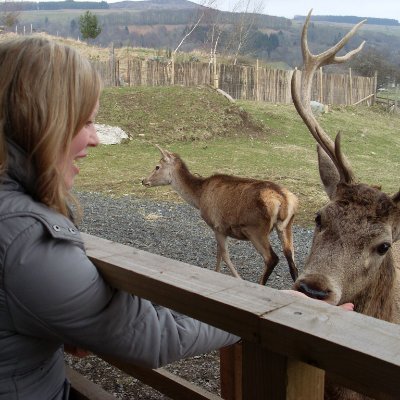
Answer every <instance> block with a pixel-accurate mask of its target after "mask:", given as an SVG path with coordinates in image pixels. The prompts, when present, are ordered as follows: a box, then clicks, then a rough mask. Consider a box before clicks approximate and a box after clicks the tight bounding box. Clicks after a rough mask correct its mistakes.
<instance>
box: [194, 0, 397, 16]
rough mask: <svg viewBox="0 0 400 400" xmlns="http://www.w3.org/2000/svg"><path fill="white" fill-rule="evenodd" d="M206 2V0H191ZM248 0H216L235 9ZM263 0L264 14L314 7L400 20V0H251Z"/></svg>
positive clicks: (322, 11) (316, 12) (315, 10)
mask: <svg viewBox="0 0 400 400" xmlns="http://www.w3.org/2000/svg"><path fill="white" fill-rule="evenodd" d="M191 1H193V2H194V3H199V4H204V3H205V0H191ZM239 1H241V2H242V3H247V0H215V4H217V7H216V8H218V9H221V10H226V11H233V8H234V6H235V5H236V4H238V3H239ZM251 1H253V4H254V1H256V2H257V3H259V2H260V1H262V4H263V14H268V15H275V16H278V17H286V18H293V17H294V15H306V14H307V13H308V11H309V10H310V9H311V8H312V9H313V15H355V16H359V17H374V18H392V19H396V20H400V1H399V0H251Z"/></svg>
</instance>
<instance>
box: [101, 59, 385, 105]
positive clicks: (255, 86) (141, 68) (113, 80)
mask: <svg viewBox="0 0 400 400" xmlns="http://www.w3.org/2000/svg"><path fill="white" fill-rule="evenodd" d="M96 66H97V68H98V70H99V72H100V74H101V75H102V77H103V80H104V82H105V85H106V86H118V85H127V86H140V85H144V86H166V85H183V86H199V85H200V86H203V85H212V86H214V87H215V88H220V89H222V90H223V91H225V92H226V93H228V94H229V95H230V96H231V97H233V98H234V99H242V100H255V101H266V102H272V103H285V104H289V103H291V102H292V97H291V91H290V80H291V77H292V74H293V71H288V70H278V69H271V68H265V67H259V66H258V63H257V65H256V66H237V65H226V64H217V65H216V66H214V64H208V63H201V62H183V63H174V62H171V63H166V62H160V61H154V60H146V61H143V60H139V59H130V60H125V61H123V62H122V61H119V60H114V59H110V61H109V62H108V63H100V62H96ZM376 85H377V77H376V76H375V77H370V78H369V77H362V76H353V75H352V74H351V70H349V73H348V74H327V73H323V72H322V69H321V70H320V72H319V74H316V75H315V77H314V85H313V96H312V100H316V101H319V102H321V103H323V104H345V105H350V104H355V103H359V102H361V101H362V100H363V99H367V100H369V101H370V102H372V101H373V100H374V99H373V97H372V95H373V94H375V93H376Z"/></svg>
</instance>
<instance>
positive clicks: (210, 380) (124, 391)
mask: <svg viewBox="0 0 400 400" xmlns="http://www.w3.org/2000/svg"><path fill="white" fill-rule="evenodd" d="M78 198H79V199H80V202H81V204H82V206H83V208H84V218H83V221H82V223H81V224H80V229H81V231H82V232H86V233H90V234H92V235H96V236H99V237H103V238H105V239H110V240H113V241H116V242H119V243H123V244H126V245H129V246H132V247H136V248H138V249H141V250H145V251H149V252H152V253H156V254H160V255H163V256H165V257H169V258H172V259H176V260H179V261H183V262H186V263H189V264H192V265H197V266H200V267H204V268H209V269H212V270H214V267H215V260H216V242H215V239H214V236H213V233H212V231H211V229H210V228H208V226H207V225H206V223H205V222H204V221H203V220H202V219H201V217H200V216H199V213H198V210H196V209H194V208H193V207H191V206H189V205H188V204H171V203H159V202H154V201H150V200H143V199H135V198H132V197H124V198H121V199H112V198H109V197H105V196H101V195H98V194H79V195H78ZM293 234H294V246H295V260H296V263H297V265H298V267H299V270H301V267H302V265H303V264H304V259H305V257H306V255H307V254H308V251H309V246H310V243H311V238H312V230H307V229H303V228H299V227H295V229H294V232H293ZM271 244H272V246H273V248H274V250H275V252H276V253H277V255H278V257H279V259H280V262H279V264H278V265H277V266H276V268H275V271H274V272H273V274H272V275H271V277H270V278H269V280H268V282H267V285H268V286H270V287H274V288H277V289H288V288H290V286H291V283H292V281H291V278H290V274H289V270H288V266H287V263H286V259H285V257H284V256H283V253H282V251H281V246H280V243H279V241H278V239H277V236H276V234H275V233H273V234H272V236H271ZM229 251H230V255H231V259H232V262H233V263H234V264H235V266H236V268H237V270H238V272H239V274H240V275H241V276H242V277H243V278H244V279H246V280H249V281H252V282H257V281H258V279H259V277H260V276H261V274H262V271H263V261H262V258H261V256H260V255H259V254H258V253H257V252H256V250H255V249H254V248H253V247H252V245H251V244H250V243H248V242H244V241H238V240H233V239H230V241H229ZM222 272H223V273H226V274H230V272H229V270H228V269H227V268H225V267H223V270H222ZM67 362H68V363H69V364H70V365H73V366H74V368H75V369H76V370H78V371H79V372H81V373H82V374H84V375H85V376H87V377H88V378H89V379H91V380H92V381H94V382H96V383H99V384H101V385H102V386H103V387H104V388H105V389H106V390H107V391H109V392H110V393H113V394H114V396H115V397H116V398H118V399H148V400H161V399H168V397H166V396H163V395H161V394H160V393H159V392H157V391H155V390H153V389H151V388H149V387H147V386H146V385H143V384H142V383H141V382H139V381H137V380H136V379H134V378H132V377H129V376H127V375H124V374H121V373H119V372H117V371H115V370H114V369H113V368H111V367H110V366H109V365H108V364H106V363H104V362H102V361H101V360H98V359H97V358H96V357H95V356H91V357H87V358H85V359H74V358H73V357H67ZM167 369H168V370H170V371H171V372H173V373H176V374H177V375H180V376H182V377H183V378H185V379H188V380H190V381H192V382H194V383H196V384H198V385H199V386H202V387H204V388H205V389H207V390H210V391H213V392H214V393H218V390H219V389H218V388H219V367H218V354H217V353H216V352H214V353H210V354H207V355H204V356H199V357H194V358H192V359H189V360H184V361H180V362H177V363H174V364H171V365H170V366H168V367H167Z"/></svg>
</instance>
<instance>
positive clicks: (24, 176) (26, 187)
mask: <svg viewBox="0 0 400 400" xmlns="http://www.w3.org/2000/svg"><path fill="white" fill-rule="evenodd" d="M7 152H8V161H7V170H6V174H5V177H4V179H3V180H2V183H3V184H4V183H5V184H12V181H14V182H15V183H17V184H18V185H19V186H20V187H21V188H20V189H19V190H21V189H22V190H21V191H24V192H27V193H29V194H31V195H33V194H34V193H35V190H34V188H35V182H36V179H35V175H36V174H35V172H34V168H33V165H32V163H31V162H30V161H29V160H28V156H27V154H26V152H25V150H23V149H22V148H21V147H20V146H19V145H18V144H16V143H15V142H14V141H12V140H10V139H7Z"/></svg>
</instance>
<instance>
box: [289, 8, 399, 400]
mask: <svg viewBox="0 0 400 400" xmlns="http://www.w3.org/2000/svg"><path fill="white" fill-rule="evenodd" d="M310 15H311V11H310V13H309V15H308V17H307V20H306V22H305V25H304V28H303V33H302V40H301V43H302V51H303V59H304V67H303V71H302V72H300V71H295V72H294V74H293V78H292V96H293V101H294V104H295V107H296V109H297V111H298V113H299V114H300V116H301V117H302V119H303V121H304V122H305V124H306V125H307V128H308V130H309V131H310V132H311V134H312V136H313V137H314V138H315V140H316V142H317V143H318V147H317V148H318V162H319V172H320V177H321V181H322V183H323V186H324V187H325V191H326V193H327V195H328V197H329V200H330V201H329V202H328V204H327V205H326V206H325V207H323V208H322V209H321V210H319V211H318V213H317V215H316V218H315V224H316V226H315V231H314V238H313V242H312V246H311V249H310V254H309V256H308V259H307V260H306V263H305V266H304V270H303V272H302V273H301V274H300V276H299V277H298V279H297V280H296V282H295V284H294V289H296V290H298V291H300V292H303V293H305V294H306V295H307V296H309V297H313V298H317V299H320V300H324V301H326V302H328V303H331V304H335V305H337V304H342V303H345V302H351V303H354V306H355V311H357V312H360V313H363V314H366V315H369V316H372V317H375V318H380V319H383V320H386V321H390V322H394V323H400V275H399V269H398V267H399V266H398V265H397V266H396V264H395V262H394V260H393V255H392V246H393V244H394V242H396V241H398V240H399V237H400V192H398V193H396V194H395V195H394V196H389V195H387V194H385V193H383V192H382V191H381V190H380V189H378V188H376V187H375V186H370V185H368V184H363V183H358V182H356V181H355V179H354V176H353V172H352V170H351V167H350V165H349V163H348V161H347V160H346V158H345V156H344V154H343V153H342V151H341V148H340V135H339V134H338V135H337V136H336V140H335V142H333V141H332V140H331V139H330V138H329V136H328V135H327V134H326V133H325V132H324V130H323V129H322V128H321V126H320V125H319V123H318V121H317V120H316V118H315V117H314V116H313V113H312V111H311V107H310V97H311V85H312V79H313V75H314V72H315V71H316V70H317V69H318V68H319V67H320V66H322V65H327V64H332V63H341V62H344V61H346V60H348V59H350V58H351V57H352V56H353V55H354V54H356V53H358V52H359V51H360V50H361V49H362V47H363V45H364V43H362V44H361V45H360V46H359V47H358V48H357V49H355V50H353V51H350V52H349V53H347V54H346V55H343V56H337V55H336V54H337V53H338V52H339V50H340V49H342V48H343V47H344V46H345V44H346V43H347V42H348V41H349V39H350V38H351V37H352V36H353V35H354V34H355V32H356V31H357V29H358V28H359V26H360V25H361V24H362V22H364V21H362V22H361V23H359V24H357V25H356V26H354V27H353V29H352V30H351V31H350V32H348V33H347V35H346V36H344V37H343V38H342V40H340V42H338V43H337V44H336V45H335V46H333V47H332V48H331V49H329V50H327V51H325V52H323V53H321V54H319V55H313V54H311V52H310V51H309V48H308V44H307V28H308V24H309V20H310ZM300 75H301V82H299V77H300ZM367 398H368V397H365V396H364V395H361V394H357V393H355V392H352V391H350V390H349V389H346V388H343V387H338V386H335V385H333V384H332V383H331V382H330V380H329V376H327V382H326V389H325V399H337V400H344V399H346V400H349V399H352V400H353V399H354V400H355V399H367Z"/></svg>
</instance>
